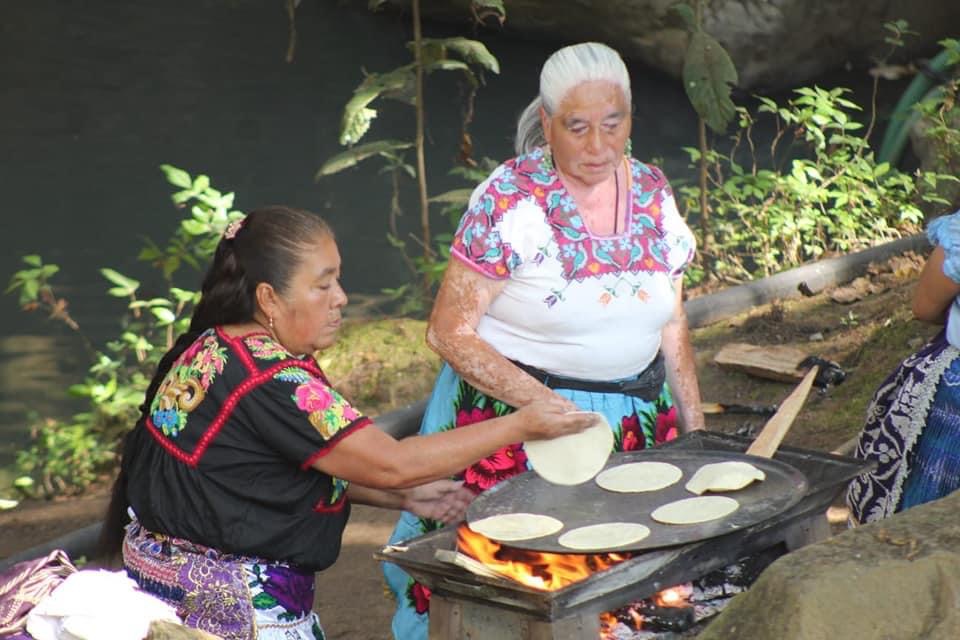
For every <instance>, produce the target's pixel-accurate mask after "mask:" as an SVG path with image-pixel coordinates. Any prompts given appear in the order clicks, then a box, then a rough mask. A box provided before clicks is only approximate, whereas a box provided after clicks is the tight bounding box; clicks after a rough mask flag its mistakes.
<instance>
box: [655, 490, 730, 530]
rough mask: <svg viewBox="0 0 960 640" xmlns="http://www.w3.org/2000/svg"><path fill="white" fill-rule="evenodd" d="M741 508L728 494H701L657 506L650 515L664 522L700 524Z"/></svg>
mask: <svg viewBox="0 0 960 640" xmlns="http://www.w3.org/2000/svg"><path fill="white" fill-rule="evenodd" d="M739 508H740V503H739V502H737V501H736V500H734V499H733V498H730V497H727V496H700V497H697V498H685V499H683V500H677V501H675V502H669V503H667V504H665V505H663V506H661V507H657V508H656V509H654V510H653V512H652V513H651V514H650V517H651V518H653V519H654V520H656V521H657V522H660V523H663V524H698V523H700V522H709V521H711V520H719V519H720V518H723V517H726V516H728V515H730V514H731V513H733V512H734V511H736V510H737V509H739Z"/></svg>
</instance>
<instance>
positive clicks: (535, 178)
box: [452, 149, 693, 307]
mask: <svg viewBox="0 0 960 640" xmlns="http://www.w3.org/2000/svg"><path fill="white" fill-rule="evenodd" d="M630 171H631V174H632V176H633V184H632V188H631V208H630V214H629V218H628V223H627V226H628V229H627V232H626V233H624V234H623V235H620V236H616V237H602V238H600V237H594V236H592V235H590V233H589V231H588V229H587V227H586V224H585V223H584V221H583V218H582V217H581V216H580V214H579V212H578V211H577V208H576V203H575V202H574V200H573V197H572V196H571V195H570V194H569V193H568V192H567V190H566V188H565V187H564V186H563V183H562V182H561V181H560V180H559V178H558V176H557V174H556V172H555V171H554V170H553V169H552V167H551V166H550V163H549V161H547V160H546V159H545V157H544V153H543V150H542V149H535V150H534V151H532V152H530V153H529V154H526V155H521V156H518V157H517V158H515V159H513V160H511V161H508V162H507V163H506V164H504V165H503V166H502V170H501V171H500V172H499V173H498V174H496V175H495V176H494V178H493V179H492V180H491V181H490V182H489V184H488V185H487V187H486V189H485V190H484V192H483V193H481V194H480V195H479V197H478V198H477V199H476V201H475V202H474V204H473V206H471V207H470V208H469V209H468V210H467V212H466V213H465V214H464V216H463V218H462V219H461V221H460V226H459V228H458V229H457V233H456V235H455V236H454V241H453V247H452V250H453V251H454V252H456V253H459V254H460V255H461V256H463V257H465V258H467V259H468V260H469V261H470V262H472V263H473V264H475V265H476V266H478V267H479V268H480V269H481V270H482V271H484V272H485V273H486V274H487V275H489V276H491V277H494V278H498V279H503V278H507V277H509V275H510V273H512V272H513V271H514V270H515V269H516V268H517V267H518V266H520V265H521V264H522V263H523V258H522V256H520V255H518V254H517V253H516V252H515V250H514V248H513V247H512V246H511V244H510V243H509V242H508V241H505V240H503V239H502V238H501V235H500V226H501V222H503V220H504V215H505V214H506V213H507V212H508V211H511V210H513V209H515V208H516V207H517V205H518V204H520V203H521V202H522V201H525V200H526V201H530V202H532V203H533V204H535V205H536V206H537V207H538V208H539V209H540V210H542V211H543V214H544V216H545V219H546V222H547V224H549V225H550V228H551V230H552V232H553V242H551V243H547V246H543V247H538V250H537V252H536V253H535V254H534V256H533V258H532V261H533V262H534V263H535V264H540V263H542V262H543V260H544V259H547V258H551V257H552V258H554V259H556V260H558V261H559V262H560V264H561V266H562V277H563V279H564V280H565V281H566V283H567V285H566V286H569V284H570V283H572V282H583V281H584V280H585V279H587V278H598V277H601V276H604V275H606V274H611V273H612V274H619V273H639V272H646V273H657V272H659V273H668V274H671V275H674V274H675V272H676V271H677V268H676V266H675V265H671V247H670V246H669V245H668V240H667V232H666V231H665V230H664V229H663V227H662V215H661V213H662V204H663V202H664V201H665V200H666V199H667V198H671V197H672V192H671V190H670V187H669V185H668V184H667V182H666V179H665V178H664V177H663V174H662V173H660V172H659V170H657V169H655V168H653V167H650V166H648V165H645V164H643V163H640V162H637V161H635V160H634V161H631V162H630ZM672 240H673V241H674V242H677V243H678V247H677V248H678V249H679V253H680V254H685V255H687V261H688V260H689V259H690V257H692V253H693V246H692V244H691V243H690V242H689V240H688V239H687V238H682V237H681V238H672ZM554 243H555V244H556V247H557V251H556V252H555V253H553V255H551V253H552V252H551V251H550V250H549V246H550V245H552V244H554ZM674 259H675V258H674ZM685 263H686V261H684V264H685ZM566 286H564V287H562V288H560V289H557V290H552V291H551V294H550V295H548V296H547V297H546V298H544V300H543V302H544V303H545V304H546V305H547V306H548V307H552V306H553V305H554V304H556V303H557V302H558V301H560V300H563V299H564V297H563V293H564V290H565V289H566ZM607 291H608V293H610V295H611V296H613V297H615V296H617V295H618V293H619V292H618V291H617V287H613V288H608V289H607ZM624 293H626V294H628V295H638V292H637V290H636V288H633V290H630V291H628V292H624ZM600 302H601V304H604V303H605V302H604V299H601V300H600ZM606 302H609V299H606Z"/></svg>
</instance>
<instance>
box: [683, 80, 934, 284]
mask: <svg viewBox="0 0 960 640" xmlns="http://www.w3.org/2000/svg"><path fill="white" fill-rule="evenodd" d="M847 93H848V90H847V89H843V88H837V89H831V90H827V89H822V88H820V87H812V88H801V89H797V90H796V91H795V97H794V98H792V99H791V100H789V101H788V102H787V104H786V105H783V106H780V105H778V104H776V103H775V102H774V101H773V100H771V99H769V98H760V106H759V108H758V110H757V113H749V112H748V111H747V110H746V109H743V108H740V109H738V113H739V116H740V118H739V130H738V131H737V132H736V133H735V135H734V137H733V141H734V145H733V149H732V151H731V152H730V153H729V154H727V155H722V154H720V153H719V152H717V151H716V150H714V149H711V150H709V151H708V153H707V156H706V160H707V166H708V167H709V169H710V170H709V183H708V189H709V190H708V193H707V194H706V195H707V201H708V203H709V207H710V210H711V212H712V214H711V216H712V226H711V230H712V232H713V234H714V244H713V245H712V246H711V249H712V251H713V255H712V256H710V257H711V258H712V260H713V263H712V268H713V270H714V272H715V275H717V276H719V277H721V278H723V279H726V280H729V281H740V280H743V279H751V278H753V277H756V276H765V275H769V274H771V273H775V272H777V271H781V270H783V269H788V268H790V267H794V266H797V265H799V264H801V263H803V262H805V261H807V260H810V259H813V258H816V257H818V256H821V255H823V254H825V253H836V252H847V251H851V250H856V249H860V248H863V247H866V246H869V245H871V244H874V243H876V242H880V241H883V240H887V239H890V238H894V237H898V236H900V235H902V234H907V233H914V232H917V231H918V230H919V228H920V225H921V224H922V220H923V214H922V212H921V211H920V209H919V208H918V206H917V204H918V202H919V201H921V200H926V201H938V197H937V196H936V195H932V194H928V193H920V192H919V190H918V188H917V185H918V181H916V180H914V178H913V177H912V176H910V175H907V174H905V173H902V172H900V171H898V170H897V169H895V168H893V167H891V166H889V165H888V164H887V163H877V162H876V161H875V159H874V156H873V153H872V152H871V151H870V149H869V146H868V144H867V141H866V139H865V138H864V137H863V133H862V132H863V125H862V124H860V123H859V122H857V121H856V120H855V119H854V116H855V112H858V111H860V107H858V106H857V105H856V104H855V103H853V102H851V101H850V100H848V99H847V98H846V97H845V96H846V95H847ZM763 117H766V118H771V119H773V121H774V125H775V130H776V135H775V137H774V139H773V141H772V143H771V144H770V147H769V149H768V150H767V153H766V156H761V154H760V153H759V152H758V150H757V149H756V147H755V145H754V143H753V139H752V137H751V134H752V130H753V127H754V126H755V125H756V124H757V120H758V119H759V118H763ZM784 141H792V143H793V144H792V148H789V149H783V148H781V147H782V146H783V143H784ZM744 146H746V149H744V148H743V147H744ZM687 152H688V154H689V155H690V158H691V161H692V162H699V161H700V160H701V152H700V150H699V149H687ZM944 179H950V177H949V176H944V175H940V174H934V173H925V174H922V175H921V176H920V178H919V180H920V182H923V181H926V182H932V183H934V184H935V183H937V182H938V181H940V180H944ZM680 192H681V195H682V198H683V202H684V204H685V207H686V210H687V214H688V215H697V214H699V213H700V206H701V205H700V202H701V201H700V197H701V193H700V188H699V187H697V186H692V185H688V186H684V187H682V188H681V189H680ZM939 201H940V202H942V200H939Z"/></svg>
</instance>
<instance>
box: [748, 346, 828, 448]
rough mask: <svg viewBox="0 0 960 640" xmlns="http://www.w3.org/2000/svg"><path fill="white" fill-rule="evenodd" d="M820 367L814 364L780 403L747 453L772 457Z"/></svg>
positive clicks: (798, 411) (800, 406)
mask: <svg viewBox="0 0 960 640" xmlns="http://www.w3.org/2000/svg"><path fill="white" fill-rule="evenodd" d="M819 369H820V367H818V366H816V365H814V366H813V367H811V368H810V371H808V372H807V375H806V376H804V377H803V380H802V381H801V382H800V384H798V385H797V388H796V389H794V390H793V391H792V392H791V393H790V395H789V396H787V397H786V399H785V400H784V401H783V402H781V403H780V408H779V409H777V412H776V413H775V414H773V417H772V418H770V419H769V420H767V424H765V425H764V427H763V430H762V431H761V432H760V434H759V435H758V436H757V437H756V438H755V439H754V441H753V444H751V445H750V447H749V448H748V449H747V453H748V454H750V455H754V456H762V457H764V458H772V457H773V454H774V453H775V452H776V450H777V447H779V446H780V442H781V441H782V440H783V437H784V436H785V435H787V431H788V430H789V429H790V425H792V424H793V420H794V418H796V417H797V414H798V413H800V409H801V408H803V403H804V401H805V400H806V399H807V395H808V394H809V393H810V387H811V386H813V379H814V378H816V377H817V371H819Z"/></svg>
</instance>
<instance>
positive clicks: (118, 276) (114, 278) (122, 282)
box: [100, 267, 140, 295]
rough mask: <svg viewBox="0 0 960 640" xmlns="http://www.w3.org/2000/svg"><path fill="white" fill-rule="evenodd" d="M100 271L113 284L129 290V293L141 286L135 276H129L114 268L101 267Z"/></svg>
mask: <svg viewBox="0 0 960 640" xmlns="http://www.w3.org/2000/svg"><path fill="white" fill-rule="evenodd" d="M100 273H101V275H103V277H104V278H106V279H107V280H109V281H110V282H112V283H113V284H115V285H117V286H118V287H122V288H123V289H125V290H127V291H128V292H129V294H132V293H133V292H135V291H136V290H137V289H138V288H139V287H140V283H139V282H138V281H136V280H134V279H133V278H128V277H127V276H125V275H123V274H122V273H119V272H117V271H114V270H113V269H108V268H106V267H104V268H103V269H100ZM129 294H128V295H129Z"/></svg>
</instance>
